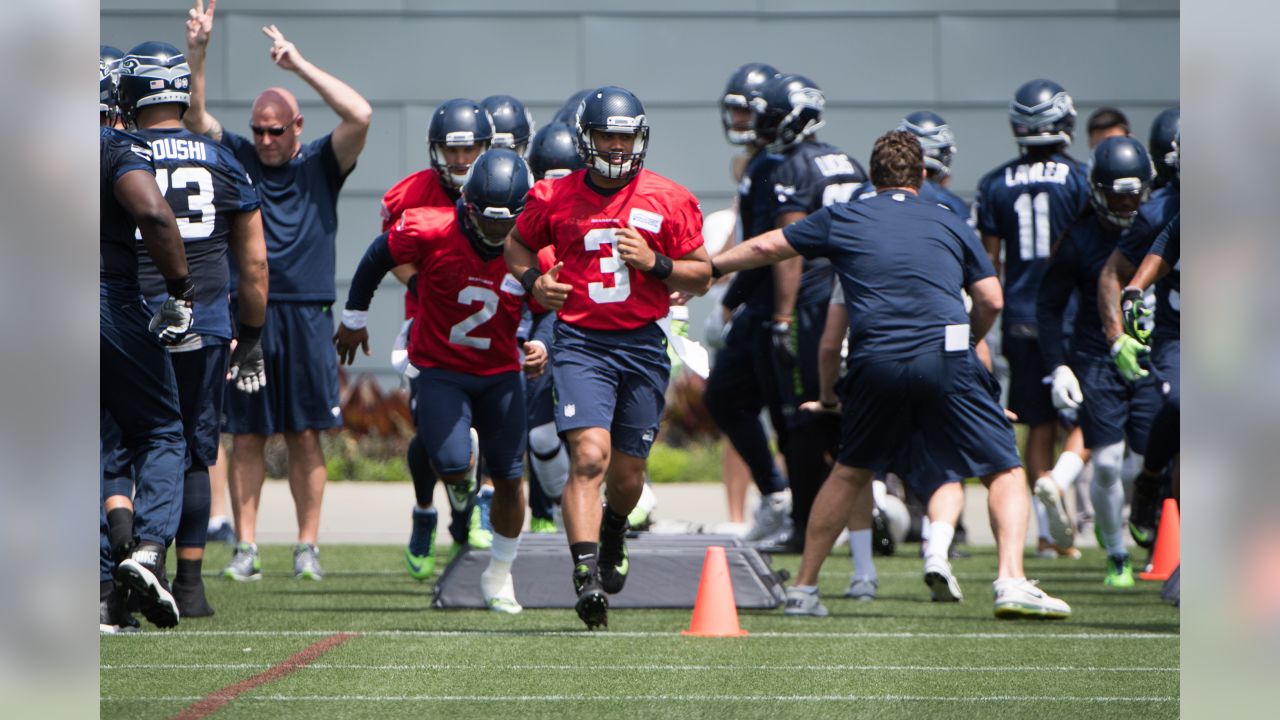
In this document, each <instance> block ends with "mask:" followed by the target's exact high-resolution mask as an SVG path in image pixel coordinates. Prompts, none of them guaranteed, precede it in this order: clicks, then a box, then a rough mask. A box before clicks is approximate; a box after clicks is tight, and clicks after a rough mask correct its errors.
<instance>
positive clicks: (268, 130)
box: [249, 115, 302, 137]
mask: <svg viewBox="0 0 1280 720" xmlns="http://www.w3.org/2000/svg"><path fill="white" fill-rule="evenodd" d="M301 117H302V116H301V115H294V116H293V119H292V120H290V121H289V122H287V123H285V124H284V125H283V126H279V125H277V126H276V127H263V126H261V125H254V124H252V123H250V124H249V129H250V130H252V131H253V134H254V135H264V134H265V135H270V136H271V137H280V136H281V135H284V131H285V130H288V129H289V128H290V127H292V126H293V124H294V123H296V122H298V120H299V119H300V118H301Z"/></svg>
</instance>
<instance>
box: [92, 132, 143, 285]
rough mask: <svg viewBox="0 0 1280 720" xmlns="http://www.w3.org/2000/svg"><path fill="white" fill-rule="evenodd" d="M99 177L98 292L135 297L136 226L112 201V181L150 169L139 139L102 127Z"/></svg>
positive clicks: (118, 203)
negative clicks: (99, 289)
mask: <svg viewBox="0 0 1280 720" xmlns="http://www.w3.org/2000/svg"><path fill="white" fill-rule="evenodd" d="M98 142H99V146H100V148H101V157H100V158H99V162H98V165H99V169H100V171H101V173H102V186H101V198H100V200H101V214H100V216H99V220H98V247H99V250H98V278H99V281H100V283H101V289H102V290H103V291H107V290H108V289H110V290H111V291H113V292H118V293H121V294H126V295H131V296H137V295H139V292H140V291H139V290H138V254H137V249H136V246H135V244H134V239H133V234H134V232H135V231H136V230H137V227H138V226H137V224H136V223H134V221H133V218H132V217H130V215H129V213H128V212H127V211H126V210H125V209H124V206H122V205H121V204H120V201H119V200H116V194H115V189H116V181H118V180H119V179H120V178H121V177H122V176H123V175H124V174H125V173H127V172H132V171H134V170H143V171H145V172H148V173H152V174H154V173H155V168H153V167H152V166H151V148H150V147H149V146H148V145H147V142H146V141H145V140H143V139H142V138H140V137H138V136H136V135H131V134H129V133H126V132H122V131H120V130H116V129H114V128H109V127H103V128H101V133H100V134H99V140H98Z"/></svg>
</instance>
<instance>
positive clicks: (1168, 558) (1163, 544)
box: [1138, 498, 1182, 580]
mask: <svg viewBox="0 0 1280 720" xmlns="http://www.w3.org/2000/svg"><path fill="white" fill-rule="evenodd" d="M1181 534H1182V527H1181V523H1180V522H1179V521H1178V501H1177V500H1174V499H1173V498H1165V501H1164V509H1163V510H1162V511H1161V513H1160V529H1159V530H1157V531H1156V552H1155V558H1154V559H1153V560H1152V562H1151V572H1142V573H1138V577H1140V578H1142V579H1143V580H1168V579H1169V576H1170V575H1172V574H1173V570H1174V568H1176V567H1178V562H1179V560H1180V558H1181V547H1182V546H1181V542H1180V536H1181Z"/></svg>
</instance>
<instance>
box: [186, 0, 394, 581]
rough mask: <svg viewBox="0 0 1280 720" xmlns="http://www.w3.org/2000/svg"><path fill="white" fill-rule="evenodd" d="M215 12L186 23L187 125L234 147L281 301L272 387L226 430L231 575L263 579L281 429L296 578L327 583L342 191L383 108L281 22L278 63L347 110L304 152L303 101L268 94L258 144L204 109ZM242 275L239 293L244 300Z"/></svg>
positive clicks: (271, 315) (271, 348)
mask: <svg viewBox="0 0 1280 720" xmlns="http://www.w3.org/2000/svg"><path fill="white" fill-rule="evenodd" d="M212 29H213V10H212V8H210V9H209V11H208V12H200V11H196V12H193V13H192V18H191V19H190V20H189V21H188V22H187V62H188V63H189V64H190V65H191V90H192V92H191V107H190V109H188V110H187V113H186V116H185V117H184V118H183V119H184V122H185V123H186V125H187V127H188V128H189V129H190V130H191V131H193V132H196V133H201V134H204V135H208V136H209V137H211V138H213V139H215V140H218V141H220V142H221V143H222V144H223V145H226V146H227V147H229V148H231V150H232V151H233V152H234V153H235V155H236V158H237V159H239V160H240V162H241V163H242V164H243V165H244V167H245V169H246V170H247V171H248V173H249V177H250V179H252V181H253V184H254V186H255V187H256V188H257V190H258V194H259V195H260V196H261V198H262V219H263V222H262V225H263V230H264V233H265V235H266V241H267V263H268V266H269V269H270V285H271V304H270V305H269V307H268V310H267V323H266V326H265V327H264V328H263V339H262V349H263V354H264V357H265V359H266V365H267V377H268V383H267V385H266V387H265V388H264V391H263V392H259V393H256V394H253V395H246V394H244V393H234V392H233V393H229V394H228V395H227V397H226V407H227V418H226V424H225V428H224V429H225V430H226V431H227V432H230V433H232V434H233V435H234V436H235V442H234V445H233V449H232V464H231V473H230V486H231V496H232V506H233V510H234V512H235V522H236V532H237V535H238V539H239V544H238V545H237V547H236V554H235V556H234V557H233V558H232V560H231V564H230V565H228V566H227V569H226V570H225V571H224V574H225V575H226V576H227V577H230V578H232V579H236V580H254V579H257V578H258V577H260V576H261V564H260V562H259V561H258V555H257V545H256V544H255V542H254V541H255V526H256V521H257V506H258V499H259V494H260V491H261V488H262V481H263V477H264V473H265V466H264V460H263V449H264V447H265V445H266V441H267V438H268V437H269V436H271V435H274V434H276V433H283V434H284V437H285V443H286V445H287V447H288V450H289V485H290V489H291V490H292V492H293V498H294V502H295V503H296V504H297V506H298V545H297V546H296V547H295V549H294V575H295V577H305V578H312V579H317V580H318V579H320V577H321V575H322V572H321V569H320V563H319V557H318V550H317V549H316V539H317V535H318V533H319V525H320V502H321V498H322V497H323V495H324V483H325V479H326V475H325V467H324V455H323V453H322V451H321V449H320V437H319V434H318V431H320V430H325V429H328V428H331V427H335V426H337V425H340V424H341V422H342V418H341V410H340V409H339V407H338V365H337V357H336V355H335V353H334V351H333V347H332V344H331V342H332V336H333V316H332V312H331V310H330V306H331V305H332V304H333V301H334V297H335V290H334V264H335V254H336V250H335V242H336V237H337V231H338V213H337V203H338V192H339V191H340V190H341V189H342V184H343V182H344V181H345V180H346V178H347V175H349V174H350V173H351V171H352V169H353V168H354V167H355V164H356V158H357V157H358V156H359V155H360V151H361V150H363V149H364V143H365V136H366V135H367V134H368V131H369V120H370V117H371V116H372V114H373V109H372V108H371V107H370V106H369V103H368V102H367V101H365V99H364V98H363V97H361V96H360V94H359V93H357V92H356V91H355V90H353V89H352V88H351V87H350V86H349V85H347V84H346V83H344V82H342V81H341V80H338V79H337V78H335V77H333V76H332V75H330V74H328V73H326V72H325V71H323V70H321V69H319V68H317V67H316V66H315V65H312V64H311V63H310V62H308V61H307V60H306V59H305V58H303V57H302V54H301V53H299V52H298V49H297V48H296V47H294V45H293V43H291V42H289V41H288V40H286V39H285V37H284V35H283V34H282V33H281V32H280V31H279V30H278V29H277V28H276V27H275V26H274V25H271V26H268V27H264V28H263V29H262V32H263V33H264V34H265V35H266V36H267V37H268V38H270V39H271V41H272V45H271V50H270V54H271V60H272V61H273V62H274V63H275V64H276V65H278V66H280V67H281V68H283V69H285V70H289V71H291V72H293V73H295V74H296V75H297V76H298V77H300V78H301V79H302V80H304V81H306V83H307V84H308V85H310V86H311V87H312V88H313V89H314V90H315V91H316V92H317V93H318V94H319V95H320V97H321V98H322V99H323V100H324V101H325V103H326V104H327V105H328V106H329V107H330V109H332V110H333V111H334V112H335V113H337V115H338V117H339V118H340V119H341V122H339V123H338V126H337V127H336V128H335V129H334V130H333V132H331V133H329V134H328V135H325V136H323V137H321V138H319V139H318V140H314V141H312V142H310V143H307V144H303V143H302V142H301V141H300V136H301V135H302V122H303V118H302V114H301V112H299V109H298V101H297V100H296V99H295V98H294V97H293V94H292V93H290V92H289V91H288V90H285V89H283V88H269V89H267V90H265V91H263V92H262V94H261V95H259V96H258V98H257V100H255V101H254V103H253V110H252V115H251V117H250V121H249V129H250V130H251V131H252V133H253V136H252V138H248V137H242V136H240V135H236V134H235V133H232V132H230V131H227V130H224V129H223V126H222V125H221V124H220V123H219V122H218V121H217V120H216V119H214V118H213V116H211V115H209V114H208V112H206V111H205V105H204V102H205V87H204V62H205V55H206V51H207V49H208V43H209V35H210V33H211V31H212ZM235 280H236V278H234V277H233V278H232V296H233V298H234V295H235Z"/></svg>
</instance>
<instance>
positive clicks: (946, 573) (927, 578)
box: [924, 556, 964, 602]
mask: <svg viewBox="0 0 1280 720" xmlns="http://www.w3.org/2000/svg"><path fill="white" fill-rule="evenodd" d="M924 584H925V585H928V586H929V594H930V595H931V596H932V597H933V601H934V602H960V601H961V600H963V599H964V593H962V592H960V583H958V582H956V576H955V575H954V574H952V572H951V563H949V562H947V559H946V558H940V557H934V556H929V557H927V558H925V560H924Z"/></svg>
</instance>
